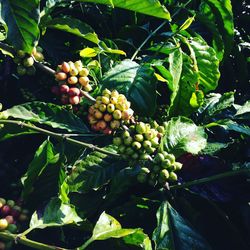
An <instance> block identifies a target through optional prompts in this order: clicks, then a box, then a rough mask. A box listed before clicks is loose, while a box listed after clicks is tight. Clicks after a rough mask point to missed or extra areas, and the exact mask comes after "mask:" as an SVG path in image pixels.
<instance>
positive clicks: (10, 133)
mask: <svg viewBox="0 0 250 250" xmlns="http://www.w3.org/2000/svg"><path fill="white" fill-rule="evenodd" d="M31 134H37V132H35V131H34V130H30V129H27V128H22V127H21V126H16V125H12V124H4V125H3V126H2V127H1V125H0V142H1V141H4V140H7V139H11V138H13V137H16V136H21V135H31Z"/></svg>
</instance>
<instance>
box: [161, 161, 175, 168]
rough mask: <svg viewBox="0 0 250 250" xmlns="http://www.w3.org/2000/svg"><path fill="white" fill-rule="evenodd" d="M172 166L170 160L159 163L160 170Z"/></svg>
mask: <svg viewBox="0 0 250 250" xmlns="http://www.w3.org/2000/svg"><path fill="white" fill-rule="evenodd" d="M171 165H172V163H171V162H170V160H168V159H165V160H164V161H163V162H162V163H161V167H162V168H170V167H171Z"/></svg>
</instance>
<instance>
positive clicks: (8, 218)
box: [5, 215, 14, 224]
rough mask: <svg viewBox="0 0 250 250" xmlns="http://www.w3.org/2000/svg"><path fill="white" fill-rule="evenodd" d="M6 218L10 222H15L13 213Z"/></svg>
mask: <svg viewBox="0 0 250 250" xmlns="http://www.w3.org/2000/svg"><path fill="white" fill-rule="evenodd" d="M5 219H6V220H7V221H8V223H9V224H12V223H14V218H13V216H12V215H8V216H6V217H5Z"/></svg>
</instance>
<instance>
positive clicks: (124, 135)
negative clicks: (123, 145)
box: [122, 131, 131, 139]
mask: <svg viewBox="0 0 250 250" xmlns="http://www.w3.org/2000/svg"><path fill="white" fill-rule="evenodd" d="M129 137H131V136H130V133H129V132H128V131H124V132H123V134H122V138H123V139H126V138H129Z"/></svg>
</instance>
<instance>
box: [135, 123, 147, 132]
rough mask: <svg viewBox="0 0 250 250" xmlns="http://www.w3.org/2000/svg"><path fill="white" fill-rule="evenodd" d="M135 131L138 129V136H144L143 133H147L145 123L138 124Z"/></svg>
mask: <svg viewBox="0 0 250 250" xmlns="http://www.w3.org/2000/svg"><path fill="white" fill-rule="evenodd" d="M135 129H136V132H137V133H138V134H143V133H145V132H146V126H145V123H143V122H139V123H138V124H136V127H135Z"/></svg>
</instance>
